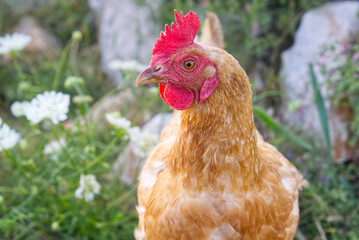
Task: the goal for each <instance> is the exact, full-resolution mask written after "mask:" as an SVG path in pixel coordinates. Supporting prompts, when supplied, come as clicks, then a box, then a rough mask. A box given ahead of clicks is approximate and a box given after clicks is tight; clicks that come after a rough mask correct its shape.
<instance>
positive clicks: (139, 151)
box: [128, 127, 158, 158]
mask: <svg viewBox="0 0 359 240" xmlns="http://www.w3.org/2000/svg"><path fill="white" fill-rule="evenodd" d="M128 132H129V135H130V144H131V145H132V149H133V152H134V153H135V154H136V156H137V157H140V158H144V157H147V156H148V155H149V154H150V152H151V151H152V150H153V148H154V147H155V146H156V144H157V143H158V136H157V135H155V134H151V133H149V132H147V131H141V130H140V128H139V127H133V128H131V129H129V131H128Z"/></svg>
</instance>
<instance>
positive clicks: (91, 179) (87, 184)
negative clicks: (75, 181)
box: [75, 174, 101, 202]
mask: <svg viewBox="0 0 359 240" xmlns="http://www.w3.org/2000/svg"><path fill="white" fill-rule="evenodd" d="M100 190H101V185H100V184H99V183H98V181H97V180H96V176H95V175H92V174H88V175H83V174H81V177H80V186H79V188H78V189H76V191H75V197H76V198H78V199H85V201H86V202H90V201H92V200H93V199H94V196H95V194H99V193H100Z"/></svg>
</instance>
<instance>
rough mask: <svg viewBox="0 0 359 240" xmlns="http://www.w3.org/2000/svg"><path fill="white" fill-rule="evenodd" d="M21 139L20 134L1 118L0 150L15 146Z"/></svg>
mask: <svg viewBox="0 0 359 240" xmlns="http://www.w3.org/2000/svg"><path fill="white" fill-rule="evenodd" d="M20 139H21V137H20V134H19V133H18V132H16V131H15V130H13V129H11V128H10V127H9V126H8V125H7V124H5V123H4V124H3V123H2V119H1V118H0V152H2V151H3V150H6V149H10V148H13V147H15V145H16V144H17V143H18V142H19V141H20Z"/></svg>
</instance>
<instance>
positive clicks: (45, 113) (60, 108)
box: [24, 91, 70, 124]
mask: <svg viewBox="0 0 359 240" xmlns="http://www.w3.org/2000/svg"><path fill="white" fill-rule="evenodd" d="M69 105H70V95H68V94H63V93H61V92H55V91H51V92H44V93H43V94H38V95H36V97H35V98H33V99H32V100H31V102H30V105H29V106H28V107H26V108H25V109H24V113H25V116H26V118H27V119H28V120H29V121H31V122H33V123H39V122H41V121H42V120H44V119H46V118H49V119H50V120H51V121H52V122H53V124H58V123H59V122H61V121H65V120H66V119H67V113H68V111H69Z"/></svg>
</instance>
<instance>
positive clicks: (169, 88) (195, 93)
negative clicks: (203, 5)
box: [136, 11, 218, 110]
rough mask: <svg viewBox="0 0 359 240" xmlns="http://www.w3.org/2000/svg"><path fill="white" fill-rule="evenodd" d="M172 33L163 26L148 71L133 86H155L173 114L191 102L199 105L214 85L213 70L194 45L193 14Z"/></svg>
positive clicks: (200, 49)
mask: <svg viewBox="0 0 359 240" xmlns="http://www.w3.org/2000/svg"><path fill="white" fill-rule="evenodd" d="M181 15H182V20H181V19H180V17H179V15H178V13H177V11H175V17H176V22H177V26H176V25H175V24H174V23H172V30H171V29H169V27H168V25H166V27H165V30H166V34H163V33H161V38H159V39H157V42H156V44H155V47H154V49H153V52H152V61H151V64H150V67H149V68H147V69H146V70H144V71H143V72H142V73H141V74H140V75H139V77H138V78H137V80H136V86H138V85H143V84H147V83H153V82H156V83H159V92H160V94H161V97H162V99H163V100H164V101H165V102H166V103H167V104H168V105H170V106H171V107H173V108H175V109H177V110H184V109H186V108H188V107H189V106H191V105H192V103H193V102H194V101H198V102H199V103H202V102H203V101H204V100H205V99H206V98H208V97H209V96H210V95H211V94H212V92H213V91H214V90H215V88H216V87H217V85H218V78H217V76H216V72H217V70H216V66H215V64H214V63H213V62H211V61H210V60H209V59H208V57H207V56H208V54H207V53H206V51H205V50H204V49H203V48H202V47H201V46H200V45H198V44H196V43H194V42H193V41H194V37H195V36H196V33H197V31H198V28H199V21H198V17H197V15H196V14H194V13H193V12H190V13H188V14H187V15H186V16H184V15H183V13H181Z"/></svg>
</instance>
